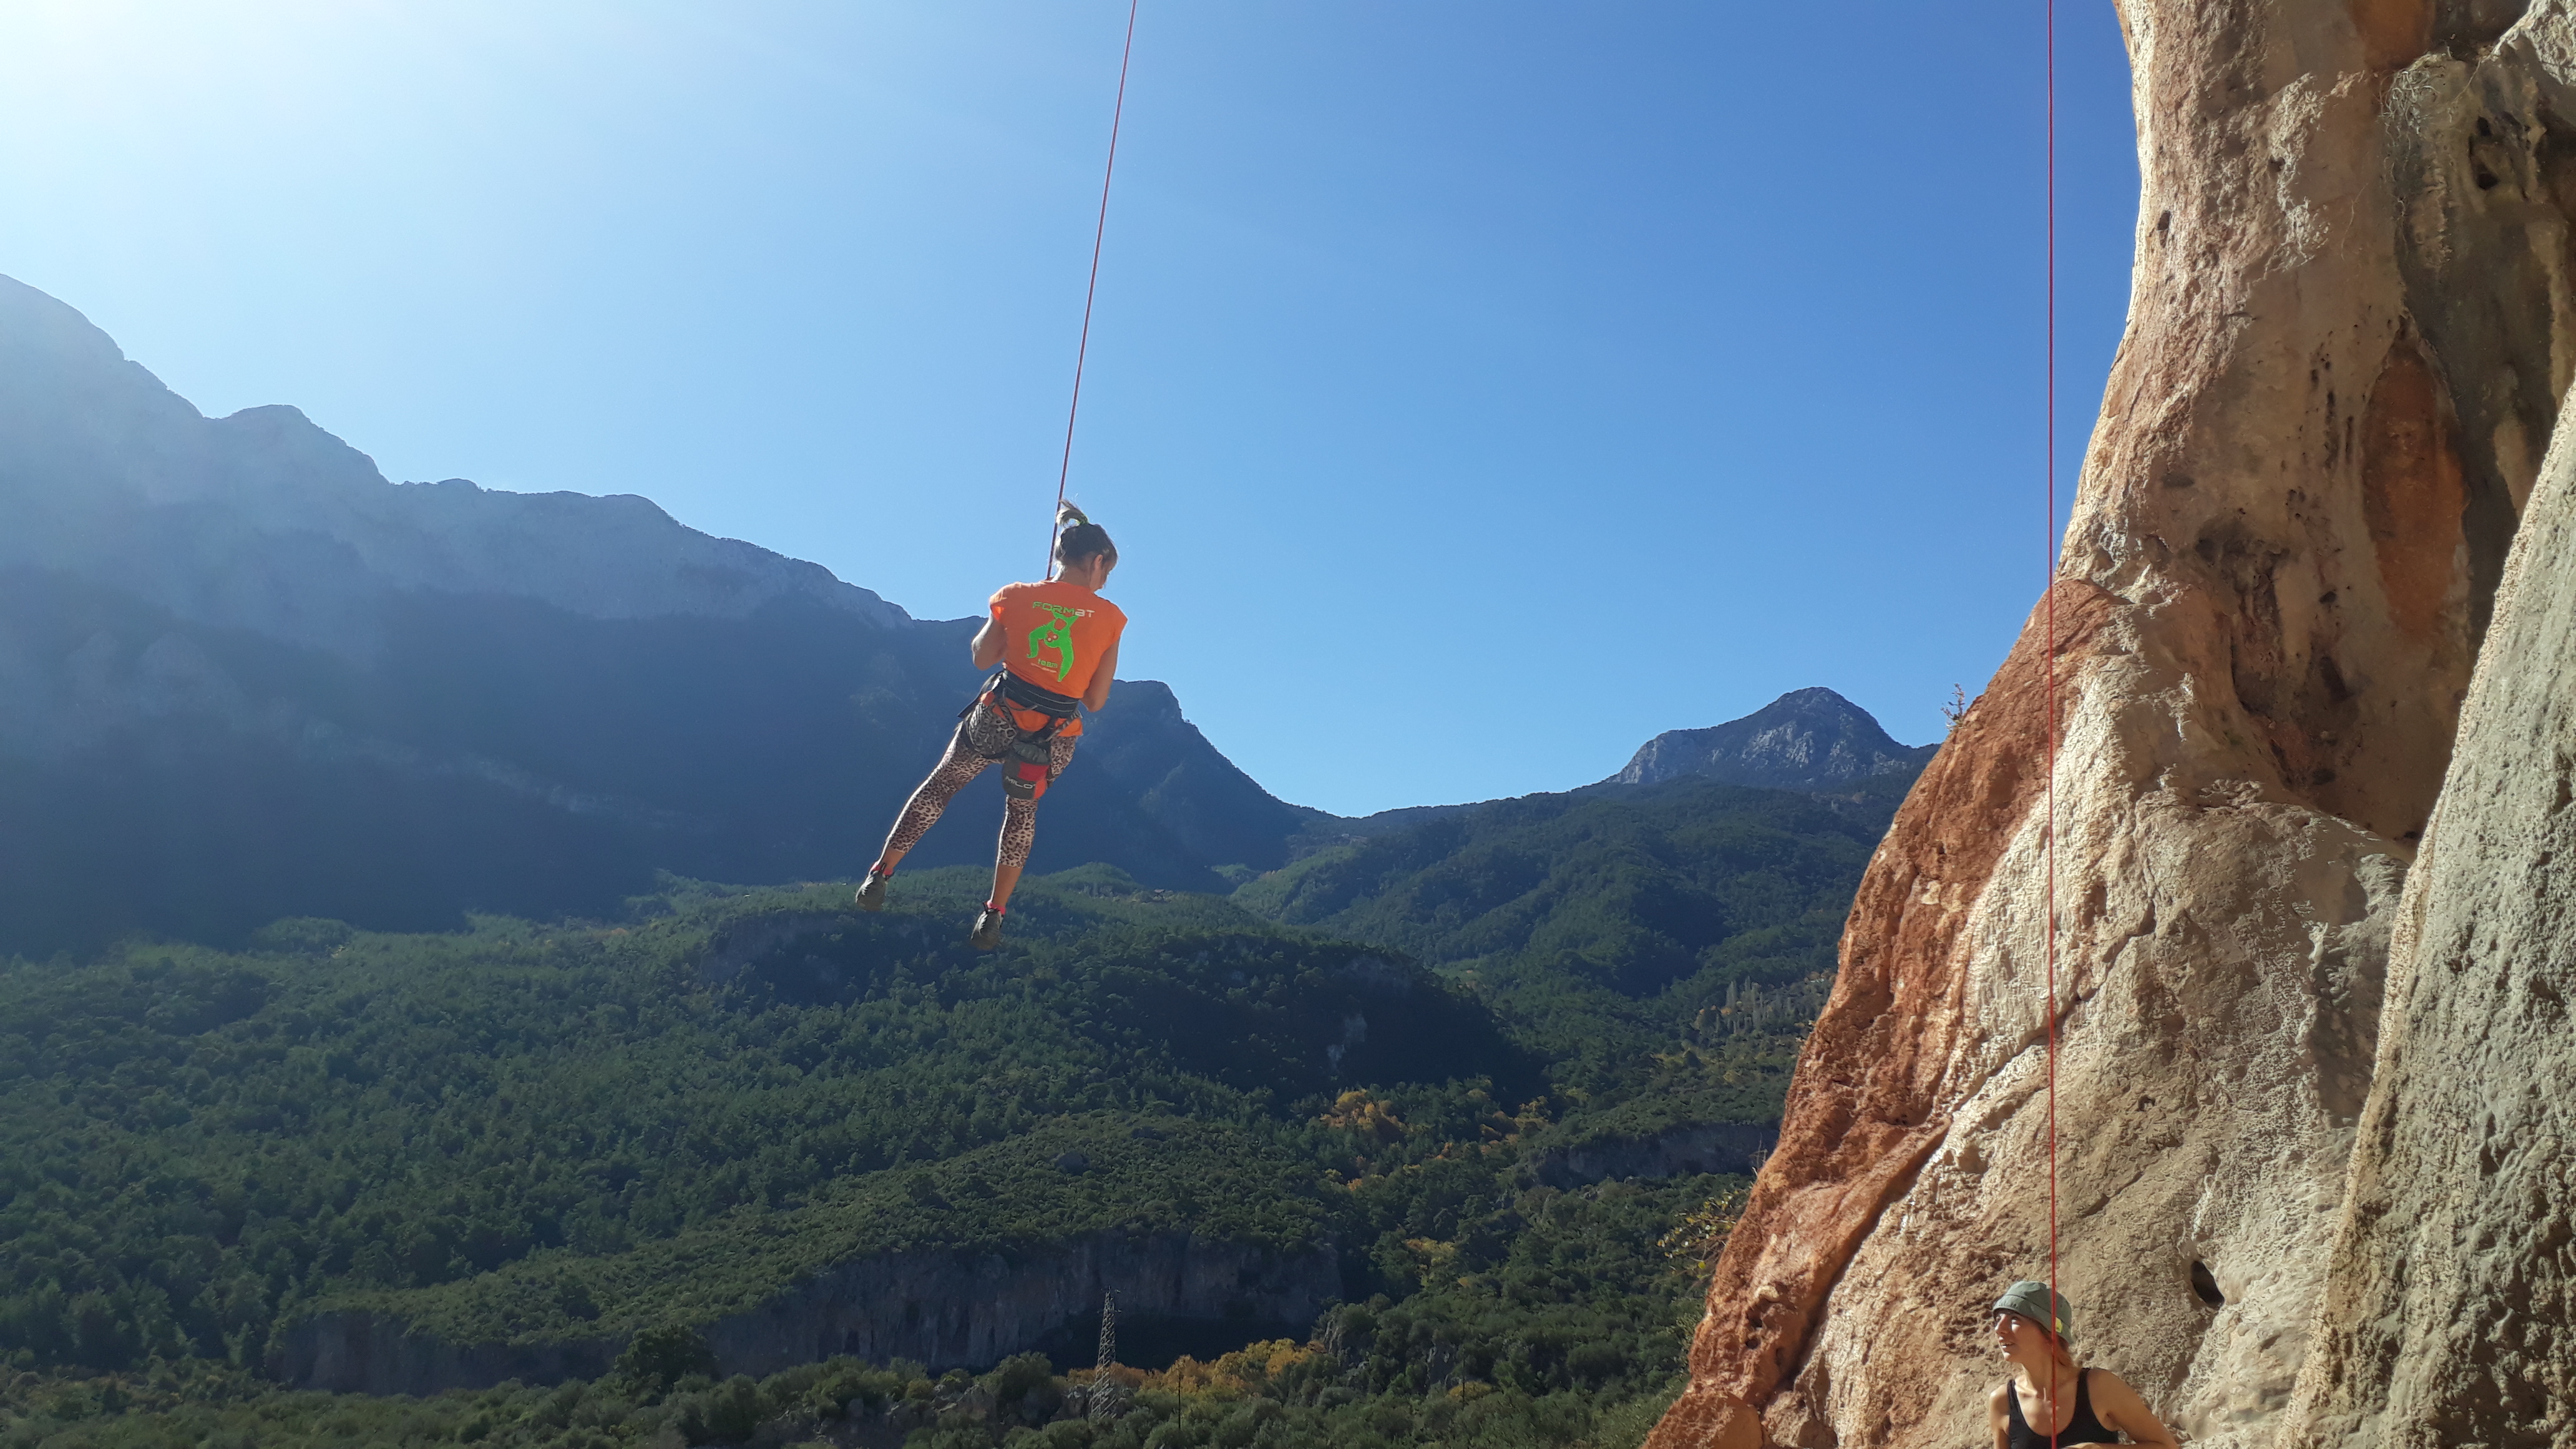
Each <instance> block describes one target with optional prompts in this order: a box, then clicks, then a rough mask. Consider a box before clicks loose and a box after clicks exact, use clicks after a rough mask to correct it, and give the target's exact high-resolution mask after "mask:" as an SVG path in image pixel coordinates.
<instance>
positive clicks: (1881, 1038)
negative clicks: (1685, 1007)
mask: <svg viewBox="0 0 2576 1449" xmlns="http://www.w3.org/2000/svg"><path fill="white" fill-rule="evenodd" d="M2121 18H2122V22H2123V27H2124V30H2125V33H2126V35H2127V37H2128V41H2129V48H2130V55H2131V59H2132V63H2133V67H2134V70H2135V75H2136V92H2135V98H2136V102H2137V108H2138V120H2139V155H2140V161H2141V167H2142V171H2143V174H2144V189H2143V194H2142V201H2141V211H2140V225H2139V229H2138V262H2137V268H2136V273H2135V277H2134V282H2133V290H2132V296H2131V305H2130V322H2129V329H2128V335H2127V337H2126V338H2125V339H2124V341H2123V344H2122V348H2121V352H2120V355H2119V358H2118V360H2117V362H2116V363H2115V365H2114V367H2113V371H2112V375H2111V378H2110V383H2109V387H2108V389H2107V391H2106V395H2105V398H2104V402H2103V409H2102V415H2101V419H2100V422H2099V424H2098V425H2097V427H2096V430H2095V433H2094V437H2093V442H2092V446H2091V449H2090V451H2089V453H2088V456H2087V460H2086V464H2085V469H2084V476H2083V479H2082V482H2081V488H2080V492H2079V494H2078V498H2077V504H2076V510H2075V515H2074V519H2073V522H2072V524H2071V526H2070V529H2069V532H2068V536H2067V540H2066V544H2065V549H2064V552H2063V554H2062V555H2061V558H2060V562H2059V572H2058V576H2057V583H2056V585H2055V588H2054V591H2053V592H2054V595H2055V601H2054V609H2053V611H2052V610H2049V609H2046V608H2043V609H2042V610H2039V611H2036V612H2034V614H2033V616H2032V618H2031V621H2030V623H2029V625H2028V626H2027V627H2026V629H2025V631H2024V633H2023V636H2022V638H2021V641H2020V643H2019V644H2018V645H2017V646H2016V648H2015V649H2014V650H2013V652H2012V654H2011V656H2010V657H2009V659H2008V660H2007V662H2006V663H2005V665H2004V667H2003V669H2002V671H2001V672H2000V673H1999V674H1998V675H1997V677H1996V679H1995V681H1994V682H1993V684H1992V685H1990V686H1989V687H1988V689H1987V691H1986V692H1985V694H1984V695H1983V696H1981V697H1980V699H1979V700H1978V701H1977V703H1976V704H1975V706H1974V707H1973V708H1972V709H1971V710H1970V711H1969V713H1968V715H1967V717H1966V718H1965V719H1964V720H1963V721H1961V723H1960V725H1959V726H1958V728H1957V729H1956V730H1955V731H1954V732H1953V734H1952V736H1951V738H1950V740H1949V741H1948V742H1947V743H1946V744H1945V745H1944V747H1943V749H1942V751H1941V754H1940V756H1939V758H1937V759H1936V760H1935V761H1934V763H1933V764H1932V766H1931V767H1930V768H1929V769H1928V770H1927V771H1926V772H1925V774H1924V776H1923V779H1922V781H1921V783H1920V784H1919V785H1918V786H1917V787H1916V789H1915V792H1914V794H1913V796H1912V798H1910V799H1909V800H1908V801H1907V803H1906V806H1905V808H1904V810H1903V811H1902V812H1901V813H1900V814H1899V816H1898V817H1897V821H1896V824H1895V827H1894V829H1893V830H1892V831H1891V832H1890V834H1889V836H1888V839H1887V841H1886V842H1885V844H1884V845H1882V846H1881V848H1880V850H1879V852H1878V854H1877V856H1876V858H1875V859H1874V860H1873V861H1872V863H1871V866H1870V869H1869V873H1868V876H1867V878H1866V879H1865V880H1864V882H1863V885H1862V887H1861V891H1860V895H1859V898H1858V899H1857V901H1856V902H1855V904H1854V906H1853V911H1852V916H1851V919H1850V922H1849V926H1848V929H1847V930H1846V933H1845V937H1844V942H1843V963H1842V972H1841V976H1840V978H1839V980H1838V982H1837V984H1836V987H1835V991H1834V996H1833V999H1832V1001H1831V1003H1830V1004H1829V1005H1828V1007H1827V1009H1826V1011H1825V1014H1824V1017H1823V1019H1822V1020H1821V1021H1820V1022H1819V1023H1818V1025H1817V1029H1816V1032H1815V1035H1814V1037H1813V1039H1812V1040H1811V1042H1810V1044H1809V1046H1808V1048H1807V1051H1806V1054H1805V1055H1804V1057H1803V1058H1802V1059H1801V1061H1800V1064H1799V1068H1798V1073H1797V1078H1796V1081H1795V1083H1794V1084H1793V1086H1792V1089H1791V1093H1790V1098H1789V1104H1788V1111H1787V1115H1786V1118H1785V1120H1784V1122H1783V1124H1782V1129H1781V1139H1780V1145H1779V1148H1778V1150H1777V1151H1776V1152H1775V1153H1774V1154H1773V1155H1772V1156H1771V1158H1770V1159H1769V1161H1768V1162H1767V1163H1766V1165H1765V1167H1764V1169H1763V1173H1762V1176H1761V1178H1760V1180H1759V1181H1758V1183H1757V1185H1756V1187H1755V1190H1754V1193H1753V1196H1752V1200H1751V1202H1750V1203H1749V1205H1748V1208H1747V1211H1746V1213H1745V1216H1744V1219H1743V1222H1742V1225H1741V1226H1740V1227H1739V1228H1738V1229H1737V1230H1736V1233H1735V1235H1734V1237H1733V1239H1732V1240H1731V1241H1730V1242H1729V1244H1728V1246H1727V1249H1726V1251H1725V1253H1724V1254H1723V1255H1722V1256H1721V1258H1720V1260H1719V1262H1718V1264H1717V1266H1716V1271H1715V1274H1714V1277H1713V1279H1712V1283H1711V1287H1710V1293H1709V1306H1708V1315H1707V1317H1706V1319H1705V1320H1704V1321H1703V1323H1702V1324H1701V1327H1700V1329H1699V1332H1698V1335H1697V1338H1696V1340H1695V1342H1694V1345H1693V1348H1692V1355H1691V1369H1692V1386H1691V1389H1690V1390H1689V1391H1688V1392H1687V1393H1686V1394H1685V1395H1684V1397H1683V1399H1682V1400H1681V1401H1680V1402H1679V1403H1677V1404H1676V1405H1675V1407H1674V1409H1673V1411H1672V1413H1671V1414H1669V1415H1668V1416H1667V1417H1666V1419H1665V1421H1664V1422H1663V1424H1662V1425H1660V1426H1659V1427H1658V1428H1657V1430H1656V1432H1655V1434H1654V1436H1653V1437H1652V1438H1651V1439H1650V1440H1649V1443H1650V1444H1651V1445H1654V1446H1656V1449H1681V1446H1698V1445H1702V1444H1707V1443H1712V1442H1719V1441H1718V1439H1717V1438H1715V1437H1714V1436H1716V1435H1719V1434H1722V1433H1734V1434H1737V1435H1739V1436H1740V1435H1741V1433H1742V1432H1743V1430H1744V1416H1745V1415H1746V1414H1748V1413H1758V1414H1759V1416H1760V1418H1761V1421H1762V1424H1763V1428H1764V1432H1765V1433H1766V1435H1767V1437H1768V1439H1769V1440H1770V1441H1771V1442H1773V1443H1777V1444H1782V1445H1797V1446H1803V1449H1813V1446H1823V1445H1837V1444H1849V1445H1860V1444H1870V1445H1879V1444H1889V1445H1913V1444H1925V1445H1930V1444H1943V1445H1949V1444H1958V1443H1965V1442H1975V1441H1976V1440H1977V1439H1978V1437H1979V1436H1981V1435H1982V1434H1983V1433H1984V1432H1985V1430H1984V1413H1985V1409H1984V1405H1985V1398H1986V1393H1987V1391H1988V1390H1989V1389H1990V1388H1991V1387H1992V1385H1993V1383H1994V1382H1995V1381H1996V1380H1997V1378H1998V1377H1999V1370H1998V1369H1997V1368H1996V1366H1995V1362H1994V1359H1993V1357H1992V1354H1991V1352H1990V1350H1988V1348H1987V1347H1986V1345H1985V1343H1984V1330H1985V1321H1986V1312H1985V1310H1986V1305H1987V1304H1988V1303H1990V1302H1992V1301H1993V1298H1994V1296H1995V1294H1996V1293H1997V1291H1999V1290H2000V1289H2001V1288H2002V1286H2003V1285H2004V1284H2005V1283H2007V1282H2009V1281H2010V1280H2012V1279H2014V1278H2019V1277H2026V1276H2047V1275H2048V1272H2049V1248H2050V1242H2051V1217H2052V1199H2051V1194H2050V1191H2049V1178H2050V1172H2049V1167H2050V1163H2051V1161H2052V1153H2051V1150H2050V1145H2049V1139H2050V1128H2051V1121H2052V1114H2051V1111H2050V1105H2051V1102H2052V1100H2053V1102H2054V1114H2053V1116H2054V1125H2055V1132H2056V1137H2057V1145H2056V1149H2055V1152H2054V1155H2053V1160H2054V1162H2055V1164H2056V1169H2057V1171H2056V1176H2057V1190H2056V1193H2055V1197H2054V1217H2055V1221H2056V1231H2055V1241H2056V1244H2057V1250H2058V1267H2057V1274H2058V1277H2059V1281H2060V1283H2061V1285H2062V1286H2063V1287H2064V1288H2065V1290H2066V1291H2067V1293H2068V1295H2069V1296H2070V1297H2071V1298H2072V1299H2073V1300H2074V1302H2075V1304H2076V1306H2077V1313H2078V1326H2079V1330H2080V1333H2079V1347H2080V1348H2081V1349H2082V1351H2083V1355H2084V1357H2085V1358H2086V1359H2087V1361H2089V1362H2092V1363H2096V1364H2100V1365H2103V1366H2106V1367H2109V1368H2112V1369H2115V1370H2117V1371H2118V1372H2120V1373H2121V1374H2123V1375H2124V1376H2125V1377H2127V1378H2128V1379H2129V1380H2130V1382H2131V1383H2132V1384H2134V1385H2135V1386H2137V1388H2138V1389H2139V1390H2140V1392H2141V1393H2142V1394H2143V1395H2144V1396H2145V1397H2146V1399H2147V1400H2148V1402H2149V1403H2150V1405H2151V1406H2153V1407H2154V1408H2155V1409H2156V1410H2157V1411H2158V1412H2159V1413H2160V1414H2162V1415H2163V1416H2164V1417H2165V1418H2166V1420H2167V1421H2168V1422H2169V1423H2172V1424H2174V1425H2175V1426H2177V1427H2179V1428H2182V1429H2184V1430H2186V1431H2187V1432H2188V1433H2189V1434H2190V1435H2191V1436H2192V1437H2193V1439H2194V1440H2196V1441H2197V1442H2200V1443H2204V1444H2221V1443H2224V1444H2241V1445H2254V1444H2269V1443H2271V1442H2272V1441H2273V1440H2274V1438H2275V1437H2276V1436H2277V1435H2278V1433H2279V1431H2280V1429H2281V1427H2282V1426H2283V1423H2284V1421H2285V1420H2284V1411H2285V1409H2286V1408H2287V1406H2288V1404H2289V1401H2290V1395H2291V1391H2292V1387H2293V1384H2294V1383H2295V1382H2296V1380H2297V1378H2298V1375H2299V1373H2300V1371H2301V1368H2302V1366H2303V1364H2304V1363H2305V1361H2306V1359H2307V1357H2308V1353H2309V1349H2310V1345H2311V1343H2312V1339H2313V1333H2314V1329H2315V1321H2314V1311H2315V1310H2316V1309H2317V1307H2318V1304H2319V1300H2320V1294H2321V1290H2322V1287H2323V1284H2324V1282H2325V1276H2326V1263H2327V1260H2328V1257H2329V1255H2330V1251H2331V1247H2332V1243H2333V1241H2334V1234H2335V1230H2336V1223H2337V1221H2338V1214H2339V1210H2340V1206H2341V1203H2342V1200H2343V1194H2344V1184H2345V1174H2346V1167H2347V1164H2348V1162H2349V1161H2350V1159H2351V1157H2352V1143H2353V1140H2354V1131H2355V1126H2356V1123H2357V1122H2358V1121H2359V1118H2360V1115H2361V1112H2362V1108H2363V1103H2364V1101H2365V1099H2366V1098H2367V1096H2368V1093H2369V1091H2370V1086H2371V1079H2372V1071H2373V1063H2374V1055H2375V1052H2376V1047H2377V1029H2378V1017H2379V1011H2380V994H2381V989H2382V984H2383V979H2384V978H2383V973H2384V970H2385V966H2386V960H2387V949H2388V946H2387V943H2388V933H2389V929H2390V922H2391V920H2392V918H2393V917H2394V915H2395V914H2396V903H2397V898H2398V895H2399V892H2400V890H2401V889H2402V885H2403V881H2404V876H2405V872H2406V868H2407V866H2408V865H2409V863H2410V862H2411V861H2412V859H2413V857H2414V854H2415V848H2416V843H2417V842H2418V840H2419V839H2420V838H2421V835H2422V832H2423V831H2424V829H2425V824H2426V821H2427V818H2428V816H2429V815H2430V814H2431V812H2432V809H2433V806H2434V801H2435V797H2436V794H2437V792H2438V791H2439V790H2440V788H2441V785H2442V779H2443V769H2444V764H2445V761H2446V759H2447V757H2448V754H2449V749H2450V744H2451V740H2452V735H2453V731H2454V729H2455V727H2456V723H2457V720H2458V718H2459V711H2460V707H2461V700H2462V698H2463V695H2464V693H2465V691H2466V690H2467V687H2468V684H2469V679H2470V673H2471V669H2472V666H2473V664H2474V662H2475V660H2476V656H2477V651H2478V647H2479V643H2480V641H2481V639H2482V637H2483V636H2484V634H2485V632H2486V629H2487V625H2488V611H2489V608H2490V606H2491V603H2492V600H2493V597H2494V594H2495V591H2496V586H2497V582H2498V580H2499V578H2500V577H2501V575H2502V572H2503V569H2504V563H2505V558H2506V552H2507V549H2508V548H2509V546H2510V545H2511V543H2512V540H2513V534H2514V529H2515V525H2516V520H2517V517H2518V515H2519V512H2520V510H2521V508H2522V506H2523V503H2524V501H2525V499H2526V498H2528V497H2529V496H2530V493H2531V489H2532V485H2533V480H2534V478H2535V476H2536V474H2537V471H2538V468H2539V463H2540V455H2541V452H2542V449H2543V447H2544V445H2545V443H2546V440H2547V439H2548V437H2549V436H2550V432H2551V429H2552V426H2553V424H2554V423H2555V420H2556V417H2557V411H2558V401H2559V399H2560V398H2561V397H2562V396H2563V395H2564V394H2565V391H2566V388H2567V385H2568V382H2569V380H2570V379H2569V373H2570V370H2571V368H2572V367H2576V294H2571V292H2570V282H2569V278H2570V275H2571V265H2570V264H2571V262H2576V253H2571V249H2570V234H2569V228H2568V220H2569V216H2570V214H2571V212H2572V211H2576V87H2571V85H2570V84H2569V78H2570V76H2571V74H2576V72H2571V70H2570V68H2569V67H2568V65H2567V64H2566V61H2567V58H2568V57H2569V56H2570V55H2571V54H2576V16H2571V13H2570V6H2569V3H2568V0H2551V3H2546V4H2537V5H2532V6H2530V7H2529V11H2528V13H2525V7H2524V6H2523V5H2521V4H2519V3H2515V0H2443V3H2418V0H2268V3H2267V0H2222V3H2208V0H2192V3H2185V0H2127V3H2124V4H2123V5H2122V6H2121ZM2033 486H2034V488H2035V486H2036V480H2033ZM2052 613H2053V623H2052V619H2051V615H2052ZM2052 628H2053V630H2054V633H2055V650H2054V654H2053V656H2052V655H2051V651H2050V649H2049V647H2048V635H2049V633H2050V631H2051V629H2052ZM2052 658H2053V664H2054V671H2055V673H2054V678H2055V690H2054V696H2055V710H2056V713H2057V716H2058V719H2059V722H2060V729H2059V747H2058V752H2057V761H2056V768H2055V773H2054V776H2053V786H2054V788H2053V790H2052V789H2051V784H2052V777H2051V775H2050V772H2049V769H2048V765H2047V761H2048V751H2047V748H2046V741H2047V736H2048V728H2047V721H2048V715H2049V713H2050V691H2049V690H2048V689H2047V688H2046V681H2047V679H2048V677H2049V676H2048V670H2047V667H2046V665H2047V663H2048V662H2049V661H2050V660H2051V659H2052ZM2052 796H2053V816H2054V836H2055V840H2054V850H2053V852H2052V850H2051V848H2050V847H2051V840H2050V836H2051V817H2052ZM2052 855H2053V872H2052ZM2052 874H2053V878H2054V889H2053V890H2052V889H2051V879H2052ZM2052 905H2053V910H2054V915H2055V921H2056V929H2055V933H2054V941H2055V951H2054V953H2053V954H2054V960H2053V963H2052V953H2051V951H2050V949H2049V947H2050V941H2051V932H2050V929H2049V921H2050V918H2051V912H2052ZM2052 975H2053V976H2054V979H2055V988H2056V989H2055V993H2054V995H2053V996H2052V995H2051V994H2050V992H2049V986H2048V982H2049V979H2050V977H2051V976H2052ZM2052 1013H2053V1014H2054V1017H2055V1020H2056V1025H2057V1032H2058V1037H2059V1044H2058V1050H2057V1052H2056V1056H2055V1077H2056V1080H2055V1088H2054V1091H2053V1093H2052V1092H2051V1091H2050V1089H2049V1085H2048V1076H2049V1071H2048V1068H2049V1060H2048V1055H2047V1053H2046V1052H2045V1051H2044V1050H2043V1044H2044V1041H2045V1039H2046V1036H2047V1027H2048V1022H2049V1019H2050V1016H2051V1014H2052Z"/></svg>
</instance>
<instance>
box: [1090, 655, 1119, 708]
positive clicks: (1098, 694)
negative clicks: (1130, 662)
mask: <svg viewBox="0 0 2576 1449" xmlns="http://www.w3.org/2000/svg"><path fill="white" fill-rule="evenodd" d="M1117 675H1118V645H1117V644H1116V643H1115V642H1112V643H1111V644H1110V646H1109V650H1108V652H1107V653H1104V654H1102V655H1101V656H1100V667H1099V668H1097V669H1094V670H1093V671H1091V687H1090V688H1088V689H1085V690H1084V691H1083V692H1082V707H1083V708H1084V709H1098V708H1100V707H1101V706H1102V705H1104V704H1107V703H1108V702H1109V686H1110V685H1111V684H1112V683H1113V682H1115V680H1116V678H1117Z"/></svg>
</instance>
